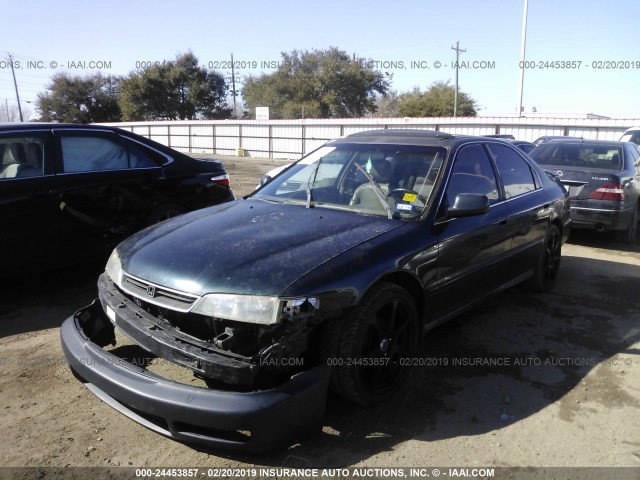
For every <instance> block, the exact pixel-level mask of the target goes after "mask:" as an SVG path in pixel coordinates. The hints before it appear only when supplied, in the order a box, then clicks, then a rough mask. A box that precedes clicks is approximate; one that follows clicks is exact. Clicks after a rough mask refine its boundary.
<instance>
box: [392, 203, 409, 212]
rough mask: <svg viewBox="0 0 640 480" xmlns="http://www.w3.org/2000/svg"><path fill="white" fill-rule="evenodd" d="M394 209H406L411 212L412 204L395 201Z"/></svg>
mask: <svg viewBox="0 0 640 480" xmlns="http://www.w3.org/2000/svg"><path fill="white" fill-rule="evenodd" d="M396 210H407V211H409V212H411V211H412V210H413V206H412V205H407V204H406V203H396Z"/></svg>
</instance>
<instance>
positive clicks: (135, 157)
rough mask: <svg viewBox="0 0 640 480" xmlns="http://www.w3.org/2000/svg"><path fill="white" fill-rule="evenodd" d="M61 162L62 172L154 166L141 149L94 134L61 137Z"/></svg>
mask: <svg viewBox="0 0 640 480" xmlns="http://www.w3.org/2000/svg"><path fill="white" fill-rule="evenodd" d="M60 144H61V147H62V163H63V170H64V172H65V173H72V172H93V171H106V170H124V169H129V168H145V167H154V166H156V164H155V162H153V161H152V160H151V159H149V158H148V157H147V156H146V155H144V154H143V153H142V152H141V151H139V150H137V149H135V148H133V147H127V148H125V147H124V146H123V145H121V144H120V143H117V142H115V141H113V140H111V139H108V138H104V137H98V136H89V135H82V136H80V135H79V136H73V135H69V136H67V135H65V136H63V137H61V139H60Z"/></svg>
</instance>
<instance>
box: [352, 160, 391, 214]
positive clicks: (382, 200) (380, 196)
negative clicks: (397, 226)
mask: <svg viewBox="0 0 640 480" xmlns="http://www.w3.org/2000/svg"><path fill="white" fill-rule="evenodd" d="M355 166H356V168H357V169H358V170H360V171H361V172H362V174H363V175H364V176H365V177H366V178H367V180H368V181H369V183H370V184H371V186H373V193H375V194H376V197H378V200H380V205H382V208H384V211H385V212H387V218H388V219H389V220H391V219H392V218H393V212H392V211H391V207H389V204H388V203H387V196H386V195H385V193H384V190H382V188H381V187H380V185H379V184H378V182H376V181H375V180H374V178H373V177H372V176H371V175H369V173H367V171H366V170H365V169H364V168H362V166H360V165H359V164H358V163H355Z"/></svg>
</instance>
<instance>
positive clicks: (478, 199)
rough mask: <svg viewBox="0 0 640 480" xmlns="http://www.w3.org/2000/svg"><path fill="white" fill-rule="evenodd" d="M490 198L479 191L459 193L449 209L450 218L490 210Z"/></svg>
mask: <svg viewBox="0 0 640 480" xmlns="http://www.w3.org/2000/svg"><path fill="white" fill-rule="evenodd" d="M490 206H491V205H490V204H489V198H488V197H487V196H486V195H480V194H478V193H459V194H458V195H456V198H455V200H454V201H453V205H452V206H451V207H449V209H448V210H447V216H448V217H449V218H460V217H472V216H474V215H483V214H485V213H487V212H488V211H489V207H490Z"/></svg>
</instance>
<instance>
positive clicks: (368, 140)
mask: <svg viewBox="0 0 640 480" xmlns="http://www.w3.org/2000/svg"><path fill="white" fill-rule="evenodd" d="M470 140H474V141H477V142H496V143H503V144H508V142H506V141H505V139H502V138H488V137H479V136H472V135H454V134H451V133H445V132H439V131H436V130H425V129H415V128H388V129H383V130H380V129H378V130H364V131H362V132H357V133H352V134H350V135H346V136H344V137H340V138H337V139H335V140H332V141H330V142H329V144H330V145H335V144H343V143H361V144H392V145H393V144H396V145H416V146H430V147H446V146H454V145H459V144H461V143H464V142H468V141H470Z"/></svg>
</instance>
